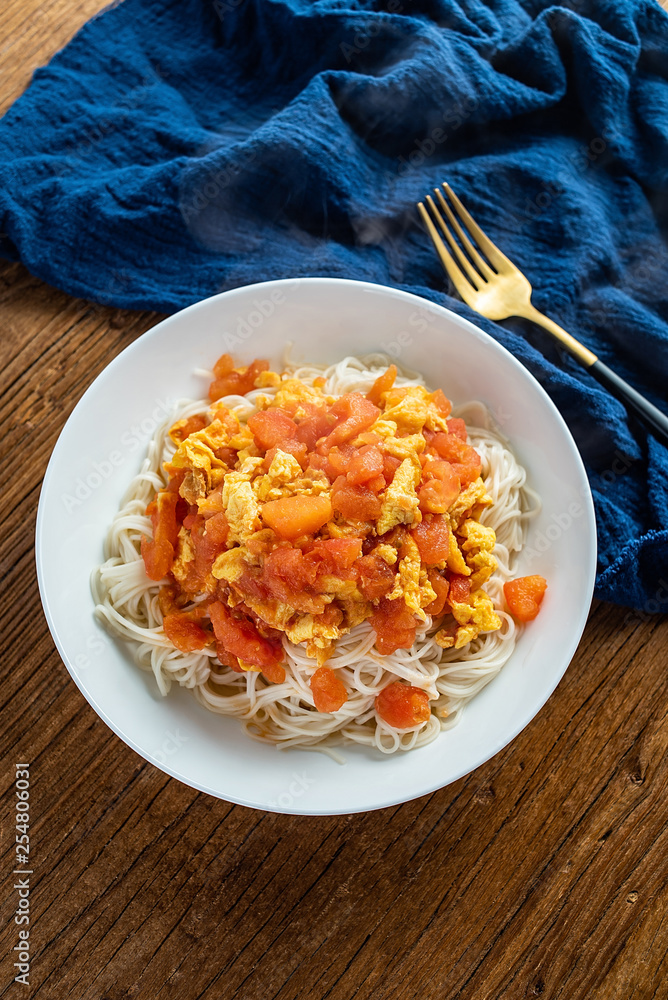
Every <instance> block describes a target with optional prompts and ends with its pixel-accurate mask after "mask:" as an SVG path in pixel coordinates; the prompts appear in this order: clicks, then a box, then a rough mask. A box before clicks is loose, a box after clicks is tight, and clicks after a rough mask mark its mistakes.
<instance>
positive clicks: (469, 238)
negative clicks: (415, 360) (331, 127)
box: [418, 184, 668, 445]
mask: <svg viewBox="0 0 668 1000" xmlns="http://www.w3.org/2000/svg"><path fill="white" fill-rule="evenodd" d="M443 189H444V191H445V193H446V194H447V196H448V199H449V201H446V199H445V198H444V196H443V193H442V192H441V190H440V188H434V193H435V195H436V198H437V200H438V202H439V205H440V207H441V209H442V210H443V212H444V213H445V216H446V218H447V220H448V223H449V226H448V225H447V224H446V222H445V219H444V218H443V215H442V214H441V212H440V211H439V209H438V208H437V206H436V204H435V202H434V199H433V198H432V197H431V195H427V197H426V199H425V201H426V202H427V205H428V206H429V210H430V212H431V215H430V214H429V212H428V211H427V209H426V208H425V206H424V203H423V202H419V203H418V209H419V212H420V215H421V216H422V219H423V221H424V223H425V225H426V227H427V229H428V231H429V235H430V236H431V239H432V242H433V244H434V246H435V247H436V252H437V253H438V256H439V257H440V259H441V263H442V264H443V267H444V268H445V270H446V272H447V273H448V275H449V276H450V279H451V281H452V283H453V285H454V286H455V288H456V289H457V291H458V292H459V294H460V295H461V297H462V298H463V300H464V302H466V304H467V305H469V306H470V307H471V309H475V311H476V312H479V313H480V314H481V315H482V316H486V317H487V318H488V319H493V320H499V319H507V318H508V317H509V316H522V317H523V318H524V319H530V320H532V321H533V322H534V323H537V324H538V325H539V326H542V327H543V329H545V330H547V331H548V333H551V334H552V336H553V337H555V338H556V339H557V340H558V341H559V342H560V343H561V344H562V346H563V347H565V348H566V350H567V351H569V352H570V353H571V354H572V355H573V357H575V358H576V359H577V361H579V362H580V364H581V365H583V366H584V367H585V368H587V369H588V371H590V372H591V374H592V375H594V376H595V378H596V379H597V380H598V381H599V382H601V383H602V384H603V385H605V386H606V388H607V389H609V390H610V391H611V392H612V393H613V395H615V396H616V397H617V398H618V399H619V400H620V401H621V402H622V403H624V404H625V405H626V406H627V407H630V408H631V409H632V410H633V411H634V412H635V413H636V414H637V415H638V416H639V417H640V418H641V419H642V420H643V421H644V422H645V423H646V424H648V425H649V427H650V428H651V430H652V431H653V433H654V434H655V435H656V437H657V438H658V439H659V440H660V441H661V442H662V443H663V444H665V445H668V417H667V416H666V414H665V413H662V412H661V410H659V409H657V407H656V406H654V405H653V404H652V403H650V401H649V400H648V399H645V397H644V396H643V395H641V393H639V392H638V391H637V390H636V389H634V388H633V387H632V386H630V385H629V384H628V382H625V381H624V379H622V378H620V377H619V375H616V374H615V372H613V371H612V369H610V368H608V366H607V365H604V364H603V362H602V361H599V359H598V358H597V356H596V355H595V354H594V353H593V351H590V350H589V348H587V347H585V346H584V344H581V343H580V341H579V340H576V339H575V337H572V336H571V334H570V333H567V332H566V330H564V329H562V327H560V326H559V324H558V323H555V322H554V320H551V319H550V318H549V316H545V315H544V314H543V313H542V312H540V311H539V310H538V309H536V307H535V306H534V305H532V302H531V291H532V289H531V284H530V282H529V280H528V279H527V278H526V277H525V276H524V275H523V274H522V272H521V271H520V269H519V268H518V267H516V266H515V264H513V262H512V261H510V260H508V258H507V257H506V256H505V254H503V253H501V251H500V250H499V248H498V247H497V246H496V245H495V244H494V243H492V241H491V240H490V239H489V237H488V236H486V235H485V233H484V232H483V231H482V229H481V228H480V226H479V225H478V224H477V222H474V220H473V219H472V218H471V216H470V214H469V213H468V212H467V211H466V209H465V208H464V206H463V205H462V203H461V201H460V200H459V198H458V197H457V195H456V194H455V193H454V191H453V190H452V188H451V187H450V185H449V184H443ZM432 217H433V220H435V221H436V223H437V224H438V226H439V227H440V229H441V231H442V233H443V235H444V236H445V239H446V241H447V246H446V244H445V243H444V242H443V240H442V239H441V236H440V235H439V233H438V230H437V229H436V226H435V225H434V221H433V220H432ZM453 232H454V234H455V235H456V236H457V237H458V239H459V242H457V240H456V239H455V235H453Z"/></svg>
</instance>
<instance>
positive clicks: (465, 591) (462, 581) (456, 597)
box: [448, 573, 471, 604]
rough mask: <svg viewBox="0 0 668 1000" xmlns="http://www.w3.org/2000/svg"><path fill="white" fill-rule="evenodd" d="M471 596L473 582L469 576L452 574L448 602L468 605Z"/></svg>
mask: <svg viewBox="0 0 668 1000" xmlns="http://www.w3.org/2000/svg"><path fill="white" fill-rule="evenodd" d="M470 594H471V581H470V579H469V577H468V576H460V574H459V573H452V574H451V576H450V593H449V594H448V602H449V603H450V604H452V603H455V604H466V602H467V601H468V599H469V597H470Z"/></svg>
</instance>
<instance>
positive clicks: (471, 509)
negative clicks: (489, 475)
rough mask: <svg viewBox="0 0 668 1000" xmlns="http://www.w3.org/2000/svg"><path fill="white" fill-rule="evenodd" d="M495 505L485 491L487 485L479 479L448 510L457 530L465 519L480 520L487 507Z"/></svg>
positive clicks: (451, 521)
mask: <svg viewBox="0 0 668 1000" xmlns="http://www.w3.org/2000/svg"><path fill="white" fill-rule="evenodd" d="M492 503H493V500H492V498H491V497H490V496H489V495H488V493H487V490H486V489H485V484H484V483H483V481H482V479H481V478H480V477H478V478H477V479H475V480H474V481H473V482H472V483H469V485H468V486H467V487H466V489H465V490H462V492H461V493H460V494H459V496H458V497H457V499H456V500H455V502H454V503H453V504H452V506H451V507H450V508H449V509H448V517H449V519H450V524H451V525H452V527H453V528H457V527H458V526H459V524H460V523H461V521H462V520H463V519H464V518H465V517H467V516H468V517H474V518H476V519H477V518H479V517H480V514H481V513H482V511H483V510H484V509H485V507H489V506H490V505H491V504H492Z"/></svg>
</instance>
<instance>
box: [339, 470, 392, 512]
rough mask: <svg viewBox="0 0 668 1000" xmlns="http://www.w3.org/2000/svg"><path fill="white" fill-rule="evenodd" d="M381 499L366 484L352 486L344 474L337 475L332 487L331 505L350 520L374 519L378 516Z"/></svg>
mask: <svg viewBox="0 0 668 1000" xmlns="http://www.w3.org/2000/svg"><path fill="white" fill-rule="evenodd" d="M381 506H382V505H381V501H380V499H379V498H378V497H377V496H376V494H375V493H374V492H373V490H370V489H369V488H368V487H366V486H353V485H352V484H351V483H349V482H348V480H347V479H346V477H345V476H339V478H338V479H337V480H336V481H335V483H334V486H333V487H332V507H333V508H334V510H338V511H339V513H341V514H343V516H344V517H345V518H347V519H348V520H351V521H376V520H377V519H378V518H379V517H380V510H381Z"/></svg>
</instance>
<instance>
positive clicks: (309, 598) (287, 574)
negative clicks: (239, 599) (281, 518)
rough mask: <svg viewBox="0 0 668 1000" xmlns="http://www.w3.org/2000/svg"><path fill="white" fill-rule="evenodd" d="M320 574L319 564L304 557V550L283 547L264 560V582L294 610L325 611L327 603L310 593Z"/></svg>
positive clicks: (307, 611)
mask: <svg viewBox="0 0 668 1000" xmlns="http://www.w3.org/2000/svg"><path fill="white" fill-rule="evenodd" d="M317 572H318V568H317V565H316V564H315V563H314V562H313V561H311V560H309V559H308V558H305V557H304V554H303V553H302V551H301V549H296V548H292V547H283V546H281V547H280V548H277V549H274V551H273V552H271V553H270V554H269V555H268V556H267V558H266V559H265V561H264V566H263V568H262V582H263V584H264V585H265V586H266V588H267V590H268V592H269V594H270V595H271V596H272V597H275V598H276V599H277V600H279V601H282V602H283V603H285V604H289V605H290V607H292V608H294V609H295V611H304V612H305V613H307V614H313V615H319V614H322V612H323V610H324V608H325V600H324V599H323V598H322V597H320V596H319V595H318V594H314V593H312V592H309V591H310V590H311V588H312V586H313V584H314V583H315V580H316V576H317Z"/></svg>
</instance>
